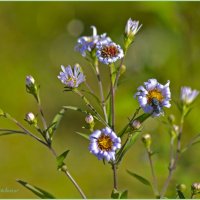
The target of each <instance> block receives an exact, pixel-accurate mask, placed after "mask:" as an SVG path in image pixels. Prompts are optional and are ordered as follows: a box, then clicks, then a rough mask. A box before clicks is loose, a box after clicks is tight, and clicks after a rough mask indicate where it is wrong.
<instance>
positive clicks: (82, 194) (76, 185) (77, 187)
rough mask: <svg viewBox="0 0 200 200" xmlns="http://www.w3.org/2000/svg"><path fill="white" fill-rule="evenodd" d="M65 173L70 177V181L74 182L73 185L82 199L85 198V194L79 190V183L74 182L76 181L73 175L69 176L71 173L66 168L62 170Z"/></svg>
mask: <svg viewBox="0 0 200 200" xmlns="http://www.w3.org/2000/svg"><path fill="white" fill-rule="evenodd" d="M64 173H65V174H66V176H67V177H68V178H69V179H70V181H71V182H72V183H73V184H74V186H75V187H76V189H77V190H78V191H79V193H80V195H81V196H82V198H83V199H87V198H86V196H85V194H84V193H83V191H82V190H81V188H80V187H79V185H78V184H77V183H76V181H75V180H74V179H73V177H72V176H71V174H70V173H69V171H68V170H66V171H65V172H64Z"/></svg>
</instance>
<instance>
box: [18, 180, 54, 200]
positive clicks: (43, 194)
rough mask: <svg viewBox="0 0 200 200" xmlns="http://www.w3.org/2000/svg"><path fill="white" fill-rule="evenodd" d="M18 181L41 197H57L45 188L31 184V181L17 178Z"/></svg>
mask: <svg viewBox="0 0 200 200" xmlns="http://www.w3.org/2000/svg"><path fill="white" fill-rule="evenodd" d="M17 182H18V183H20V184H21V185H23V186H24V187H25V188H27V189H28V190H30V191H31V192H33V193H34V194H35V195H37V196H38V197H40V198H41V199H56V198H55V197H54V196H53V195H52V194H50V193H49V192H46V191H45V190H43V189H41V188H39V187H36V186H33V185H30V184H29V183H27V182H25V181H22V180H17Z"/></svg>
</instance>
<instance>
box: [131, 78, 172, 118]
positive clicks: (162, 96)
mask: <svg viewBox="0 0 200 200" xmlns="http://www.w3.org/2000/svg"><path fill="white" fill-rule="evenodd" d="M169 84H170V82H169V81H168V82H167V83H166V84H165V85H162V84H160V83H158V81H157V80H156V79H149V80H148V82H144V86H140V87H138V92H137V93H136V94H135V97H136V98H137V99H138V102H139V104H140V106H141V107H142V109H143V110H144V112H145V113H151V114H152V116H160V115H161V114H163V107H167V108H169V107H170V106H171V104H170V99H171V92H170V89H169Z"/></svg>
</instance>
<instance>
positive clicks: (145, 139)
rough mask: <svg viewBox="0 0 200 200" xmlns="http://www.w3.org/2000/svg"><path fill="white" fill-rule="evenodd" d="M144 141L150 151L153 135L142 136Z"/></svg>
mask: <svg viewBox="0 0 200 200" xmlns="http://www.w3.org/2000/svg"><path fill="white" fill-rule="evenodd" d="M142 142H143V143H144V146H145V147H146V148H147V150H148V151H150V149H151V135H150V134H146V135H144V136H143V137H142Z"/></svg>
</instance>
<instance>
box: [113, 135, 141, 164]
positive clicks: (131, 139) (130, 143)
mask: <svg viewBox="0 0 200 200" xmlns="http://www.w3.org/2000/svg"><path fill="white" fill-rule="evenodd" d="M140 134H141V132H140V131H138V132H135V133H133V134H132V135H130V136H129V138H128V140H127V142H126V143H125V144H124V145H123V146H122V147H121V149H120V150H119V151H118V153H117V159H116V160H117V163H119V162H120V161H121V160H122V158H123V157H124V155H125V154H126V152H127V151H128V150H129V149H130V148H131V147H132V146H133V144H134V143H135V142H136V141H137V139H138V137H139V136H140Z"/></svg>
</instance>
